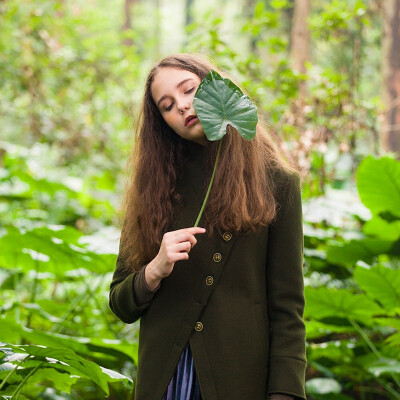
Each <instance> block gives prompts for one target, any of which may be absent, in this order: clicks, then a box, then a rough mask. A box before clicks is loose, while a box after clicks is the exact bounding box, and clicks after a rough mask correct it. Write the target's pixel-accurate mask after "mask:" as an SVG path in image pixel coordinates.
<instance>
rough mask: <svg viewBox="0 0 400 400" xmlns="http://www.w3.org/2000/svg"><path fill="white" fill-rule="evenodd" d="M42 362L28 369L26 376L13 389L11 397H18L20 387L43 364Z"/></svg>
mask: <svg viewBox="0 0 400 400" xmlns="http://www.w3.org/2000/svg"><path fill="white" fill-rule="evenodd" d="M43 364H44V363H40V364H38V365H36V367H35V368H33V369H32V370H31V371H29V374H28V375H26V377H25V378H24V379H23V380H22V381H21V383H20V384H19V385H18V386H17V388H16V389H15V391H14V393H13V394H12V395H11V397H12V398H14V396H15V399H18V397H19V393H20V391H21V389H22V386H24V385H25V382H26V381H27V380H28V379H29V378H30V377H31V376H32V375H33V374H34V373H35V372H36V371H37V370H38V369H39V368H40V367H41V366H42V365H43Z"/></svg>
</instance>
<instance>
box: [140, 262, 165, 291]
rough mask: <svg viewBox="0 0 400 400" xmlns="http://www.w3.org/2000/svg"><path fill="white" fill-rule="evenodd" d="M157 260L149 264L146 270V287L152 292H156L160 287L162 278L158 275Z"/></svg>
mask: <svg viewBox="0 0 400 400" xmlns="http://www.w3.org/2000/svg"><path fill="white" fill-rule="evenodd" d="M156 262H157V260H156V258H154V259H153V260H152V261H151V262H150V263H149V264H147V266H146V268H145V270H144V278H145V281H146V285H147V286H148V288H149V289H150V290H155V289H157V288H158V286H159V285H160V282H161V280H162V278H161V277H160V276H159V275H158V274H157V268H156Z"/></svg>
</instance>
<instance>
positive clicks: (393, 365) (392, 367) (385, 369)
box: [366, 358, 400, 376]
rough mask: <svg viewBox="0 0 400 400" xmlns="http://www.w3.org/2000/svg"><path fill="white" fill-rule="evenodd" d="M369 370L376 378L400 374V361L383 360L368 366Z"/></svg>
mask: <svg viewBox="0 0 400 400" xmlns="http://www.w3.org/2000/svg"><path fill="white" fill-rule="evenodd" d="M366 368H367V370H368V371H369V372H371V374H374V375H375V376H380V375H382V374H400V361H399V360H392V359H385V358H381V359H379V360H377V361H374V362H372V363H370V364H369V365H367V366H366Z"/></svg>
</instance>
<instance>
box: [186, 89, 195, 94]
mask: <svg viewBox="0 0 400 400" xmlns="http://www.w3.org/2000/svg"><path fill="white" fill-rule="evenodd" d="M193 90H194V87H192V88H191V89H189V90H187V91H186V92H185V94H188V93H192V92H193Z"/></svg>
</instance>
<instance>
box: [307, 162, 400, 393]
mask: <svg viewBox="0 0 400 400" xmlns="http://www.w3.org/2000/svg"><path fill="white" fill-rule="evenodd" d="M399 166H400V162H399V161H396V160H393V159H389V158H381V159H374V158H373V157H368V158H366V159H365V160H364V161H363V162H362V164H361V166H360V168H359V170H358V172H357V186H358V190H359V195H360V198H361V199H362V200H363V202H364V204H366V205H368V207H369V209H370V210H371V212H372V215H373V217H372V219H373V220H374V219H375V220H376V216H375V215H374V213H380V214H383V215H388V214H390V215H391V218H392V219H393V221H392V222H391V223H398V222H399V218H398V217H396V216H395V215H397V209H396V210H395V209H394V208H393V202H392V201H391V200H392V198H393V196H395V195H397V192H396V190H392V189H393V188H396V187H397V186H398V185H399V184H400V175H398V174H396V173H395V171H397V170H398V168H399ZM383 171H384V172H385V173H383ZM378 176H379V177H381V178H382V184H380V182H379V180H378V179H377V177H378ZM367 177H368V178H367ZM378 182H379V183H378ZM385 182H388V184H384V183H385ZM367 223H368V222H367ZM366 233H367V232H366ZM367 234H368V233H367ZM325 238H327V239H328V242H327V243H326V244H325V246H326V247H325V251H326V259H327V261H329V263H330V264H331V265H335V264H338V265H339V269H341V268H346V269H348V270H349V272H350V274H349V277H348V278H347V279H346V280H344V281H342V282H341V286H342V288H337V285H336V284H335V283H334V280H333V279H332V278H329V275H328V278H327V279H326V280H325V282H326V283H325V285H327V286H328V285H329V286H330V287H329V288H328V287H323V286H321V283H319V285H317V286H316V285H314V287H311V286H308V287H306V288H305V294H306V309H305V318H306V320H307V337H308V340H309V348H308V360H309V364H310V366H311V369H313V370H315V371H318V373H319V374H320V376H321V378H316V379H323V381H321V382H319V381H317V382H314V381H313V380H311V382H312V383H308V388H309V390H310V394H312V395H313V398H314V397H315V398H316V399H318V398H320V397H319V396H320V395H322V394H324V391H325V387H326V388H327V389H326V390H327V391H326V393H336V394H340V396H339V397H337V398H345V397H341V396H342V395H343V394H346V393H349V389H351V392H356V391H358V390H360V389H356V385H357V383H360V384H361V383H362V385H363V389H362V393H361V394H360V395H361V396H369V394H368V393H369V392H371V393H379V394H382V395H384V396H386V397H385V398H391V399H398V398H400V395H399V390H400V380H399V378H398V372H399V367H400V350H399V349H400V347H399V346H398V344H399V328H400V289H399V288H400V269H399V268H398V265H399V264H398V261H399V256H400V254H399V252H398V250H396V249H397V247H398V244H399V239H400V234H398V235H397V236H396V235H394V231H393V232H392V234H391V235H390V237H388V235H386V234H385V233H384V232H383V234H382V231H381V230H376V231H375V232H371V233H370V234H368V236H366V237H362V236H361V237H360V238H358V239H352V240H350V241H343V242H342V244H340V245H339V244H335V243H329V237H327V236H326V237H325ZM325 238H323V240H324V239H325ZM306 239H307V238H306ZM314 243H316V244H317V245H318V247H321V244H322V243H323V242H321V241H320V240H317V241H315V242H314ZM311 254H312V253H311ZM323 268H325V269H326V272H328V273H329V274H330V275H331V276H332V277H333V278H334V276H335V275H334V274H332V272H330V271H329V269H328V265H325V267H323ZM330 268H332V267H330ZM331 270H332V269H331ZM310 272H311V271H310ZM338 346H339V348H340V352H338V351H337V347H338ZM332 378H334V379H333V380H332ZM324 379H326V381H325V380H324ZM349 379H350V380H349ZM316 383H317V384H318V385H316ZM324 398H325V397H324ZM329 398H330V397H329ZM332 398H336V397H335V396H334V397H332ZM367 398H369V397H367ZM371 398H372V397H371Z"/></svg>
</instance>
